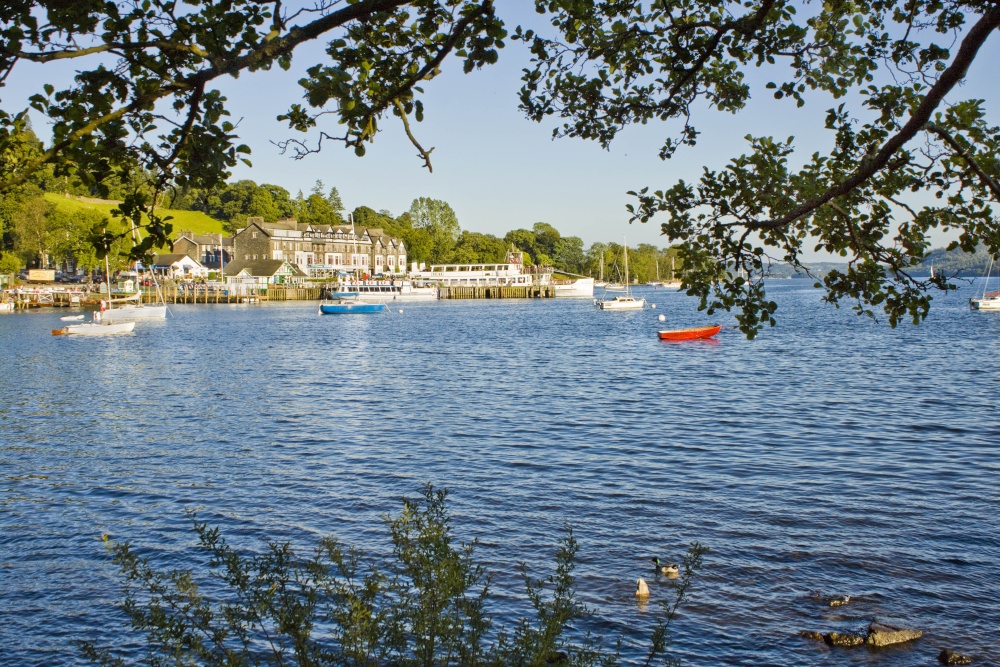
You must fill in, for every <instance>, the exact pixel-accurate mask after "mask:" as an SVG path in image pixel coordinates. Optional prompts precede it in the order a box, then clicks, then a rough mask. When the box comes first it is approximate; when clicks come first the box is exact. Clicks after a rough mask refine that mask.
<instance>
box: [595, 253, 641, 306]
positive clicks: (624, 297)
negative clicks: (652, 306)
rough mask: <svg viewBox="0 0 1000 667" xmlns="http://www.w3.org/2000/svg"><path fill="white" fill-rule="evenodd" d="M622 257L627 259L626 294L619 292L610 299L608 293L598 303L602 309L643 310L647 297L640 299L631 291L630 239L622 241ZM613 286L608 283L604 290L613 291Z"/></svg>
mask: <svg viewBox="0 0 1000 667" xmlns="http://www.w3.org/2000/svg"><path fill="white" fill-rule="evenodd" d="M622 257H623V258H624V260H625V275H624V282H623V284H624V291H625V294H617V295H615V296H614V297H612V298H610V299H608V298H607V295H605V298H603V299H601V300H600V301H597V302H596V305H597V307H598V308H600V309H601V310H642V309H643V308H645V307H646V299H645V298H643V297H639V298H638V299H637V298H635V297H634V296H632V293H631V292H630V291H629V273H628V241H625V240H623V242H622ZM612 289H613V288H612V286H611V285H607V286H606V287H605V288H604V290H605V292H608V291H611V290H612Z"/></svg>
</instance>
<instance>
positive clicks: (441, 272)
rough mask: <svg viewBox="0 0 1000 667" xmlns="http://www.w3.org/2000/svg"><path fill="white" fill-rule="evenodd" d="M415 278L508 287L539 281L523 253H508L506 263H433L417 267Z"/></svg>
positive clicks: (444, 283) (437, 282)
mask: <svg viewBox="0 0 1000 667" xmlns="http://www.w3.org/2000/svg"><path fill="white" fill-rule="evenodd" d="M410 278H412V279H413V281H414V282H422V283H433V284H435V285H438V286H440V287H508V286H519V285H520V286H527V285H534V284H542V283H541V281H539V282H538V283H536V282H535V281H534V276H533V275H532V274H531V273H528V272H525V271H524V266H523V264H522V260H521V253H520V252H517V251H513V252H510V253H508V254H507V263H505V264H432V265H431V267H430V269H429V270H425V269H423V267H421V268H420V269H418V268H416V267H414V269H413V271H411V272H410Z"/></svg>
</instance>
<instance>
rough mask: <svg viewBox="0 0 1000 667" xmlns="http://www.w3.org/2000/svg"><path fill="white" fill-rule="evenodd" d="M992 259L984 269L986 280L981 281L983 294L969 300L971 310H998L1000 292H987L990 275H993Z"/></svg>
mask: <svg viewBox="0 0 1000 667" xmlns="http://www.w3.org/2000/svg"><path fill="white" fill-rule="evenodd" d="M993 259H994V258H993V257H990V265H989V267H988V268H987V269H986V280H984V281H983V292H982V294H980V295H979V296H976V297H972V298H971V299H969V307H970V308H972V309H973V310H1000V292H998V291H993V292H987V291H986V290H987V289H989V285H990V274H992V273H993Z"/></svg>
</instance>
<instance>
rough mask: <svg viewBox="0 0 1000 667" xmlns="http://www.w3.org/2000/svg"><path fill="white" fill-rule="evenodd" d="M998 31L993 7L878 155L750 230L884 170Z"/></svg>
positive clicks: (793, 215)
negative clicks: (783, 212) (814, 196)
mask: <svg viewBox="0 0 1000 667" xmlns="http://www.w3.org/2000/svg"><path fill="white" fill-rule="evenodd" d="M997 28H1000V6H997V5H994V6H992V7H991V8H990V9H989V10H987V11H986V13H985V14H983V15H982V16H981V17H980V19H979V20H978V21H977V22H976V23H975V24H974V25H973V26H972V28H971V29H970V30H969V32H968V34H967V35H966V36H965V38H964V39H963V40H962V44H961V46H960V47H959V50H958V53H957V54H956V55H955V59H954V60H953V61H952V63H951V65H949V66H948V67H947V68H945V70H944V71H943V72H942V73H941V76H940V78H938V80H937V82H936V83H935V84H934V85H933V86H932V87H931V89H930V90H928V91H927V94H926V95H925V96H924V99H923V101H922V102H921V103H920V105H919V106H918V107H917V109H916V110H915V111H914V112H913V114H912V115H911V116H910V118H909V120H907V122H906V124H905V125H903V127H902V128H901V129H900V130H899V132H897V133H896V134H895V135H893V136H892V137H891V138H890V139H889V140H888V141H886V142H885V143H884V144H883V145H882V148H881V149H880V150H879V151H878V153H876V154H875V155H874V156H872V157H871V158H869V159H867V160H864V161H863V162H862V163H861V165H860V166H859V167H858V169H857V170H855V171H854V173H853V174H851V175H850V176H849V177H848V178H847V179H845V180H844V181H842V182H841V183H839V184H837V185H835V186H833V187H831V188H829V189H828V190H827V191H826V192H824V193H823V194H822V195H820V196H819V197H816V198H814V199H812V200H810V201H808V202H806V203H804V204H802V205H800V206H798V207H797V208H795V209H794V210H793V211H791V212H790V213H788V214H786V215H784V216H782V217H781V218H778V219H776V220H763V221H759V222H755V223H751V227H752V228H753V229H777V228H780V227H786V226H788V225H790V224H791V223H793V222H795V221H796V220H799V219H800V218H803V217H805V216H807V215H809V214H811V213H812V212H813V211H815V210H816V209H818V208H819V207H820V206H823V205H824V204H826V203H827V202H829V201H831V200H833V199H835V198H837V197H840V196H842V195H845V194H847V193H848V192H851V191H852V190H854V189H855V188H857V187H858V186H859V185H861V184H862V183H864V182H865V181H867V180H868V179H870V178H871V177H872V176H874V175H875V174H876V173H878V172H879V171H881V170H882V169H883V168H885V166H886V165H887V164H888V163H889V160H890V159H892V156H893V155H894V154H895V152H896V151H898V150H899V149H900V148H902V147H903V146H904V145H906V143H907V142H909V141H910V140H911V139H913V137H915V136H916V135H917V133H918V132H920V131H921V130H922V129H925V128H926V125H927V123H928V122H929V120H930V117H931V114H933V113H934V110H935V109H937V107H938V105H939V104H941V101H942V100H943V99H944V97H945V95H947V94H948V93H949V92H950V91H951V90H952V89H953V88H954V87H955V86H956V85H958V83H959V82H960V81H961V80H962V79H963V78H964V77H965V74H966V72H967V71H968V69H969V65H971V64H972V62H973V61H974V60H975V58H976V54H977V53H978V52H979V48H980V47H981V46H982V45H983V43H984V42H985V41H986V39H987V38H988V37H989V36H990V34H991V33H993V32H994V31H995V30H997Z"/></svg>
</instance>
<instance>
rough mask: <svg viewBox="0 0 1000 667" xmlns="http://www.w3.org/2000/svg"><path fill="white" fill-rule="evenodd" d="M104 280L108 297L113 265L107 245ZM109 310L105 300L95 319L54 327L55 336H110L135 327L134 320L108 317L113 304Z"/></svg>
mask: <svg viewBox="0 0 1000 667" xmlns="http://www.w3.org/2000/svg"><path fill="white" fill-rule="evenodd" d="M104 280H105V284H106V285H107V287H108V298H110V297H111V267H110V265H109V263H108V255H107V246H105V254H104ZM108 306H109V310H104V302H103V301H102V302H101V311H102V312H97V313H94V319H93V321H91V322H84V323H83V324H69V325H67V326H64V327H63V328H62V329H53V330H52V335H53V336H110V335H113V334H122V333H130V332H131V331H132V330H133V329H135V322H134V321H127V322H122V321H119V322H115V321H113V320H111V319H109V318H108V317H107V314H108V313H111V312H112V311H113V310H114V307H113V306H112V305H111V304H108Z"/></svg>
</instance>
